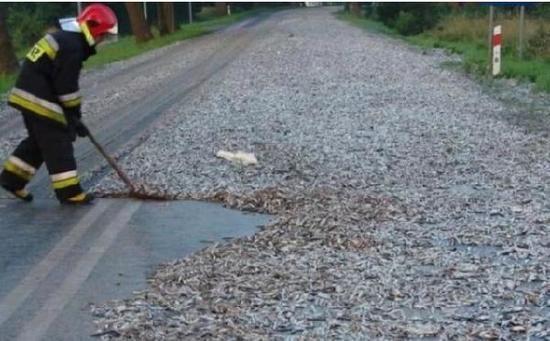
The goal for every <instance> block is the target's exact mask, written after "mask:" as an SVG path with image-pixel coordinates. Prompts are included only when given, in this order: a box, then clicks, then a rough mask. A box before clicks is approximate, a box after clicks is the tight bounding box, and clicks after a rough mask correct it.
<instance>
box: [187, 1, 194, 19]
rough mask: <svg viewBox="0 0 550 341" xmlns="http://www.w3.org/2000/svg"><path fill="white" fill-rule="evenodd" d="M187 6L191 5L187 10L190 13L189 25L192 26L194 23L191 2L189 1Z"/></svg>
mask: <svg viewBox="0 0 550 341" xmlns="http://www.w3.org/2000/svg"><path fill="white" fill-rule="evenodd" d="M187 4H188V5H189V7H188V8H187V11H188V12H189V23H190V24H192V23H193V5H192V2H191V1H189V2H188V3H187Z"/></svg>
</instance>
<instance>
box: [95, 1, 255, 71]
mask: <svg viewBox="0 0 550 341" xmlns="http://www.w3.org/2000/svg"><path fill="white" fill-rule="evenodd" d="M259 11H260V10H252V11H246V12H240V13H235V14H232V15H231V16H224V17H218V18H213V17H210V18H208V20H205V21H197V22H194V23H192V24H185V25H181V26H180V27H179V30H177V31H176V32H174V33H172V34H168V35H165V36H159V34H158V32H153V35H154V36H155V38H154V39H151V40H149V41H148V42H145V43H141V44H137V43H136V42H135V40H134V37H133V36H127V37H123V38H120V39H119V40H118V41H117V42H116V43H112V44H108V45H105V46H103V47H101V46H100V47H99V48H98V53H97V55H95V56H93V57H92V58H90V59H89V60H88V61H87V62H86V63H85V65H84V67H85V68H87V69H89V68H94V67H98V66H101V65H105V64H108V63H112V62H116V61H120V60H125V59H129V58H132V57H135V56H137V55H140V54H142V53H144V52H147V51H150V50H154V49H157V48H160V47H163V46H167V45H170V44H173V43H175V42H178V41H181V40H186V39H191V38H195V37H198V36H201V35H204V34H208V33H210V32H212V31H214V30H216V29H218V28H221V27H223V26H226V25H230V24H232V23H234V22H237V21H239V20H242V19H245V18H247V17H250V16H252V15H255V14H257V13H258V12H259ZM199 20H201V18H200V16H199Z"/></svg>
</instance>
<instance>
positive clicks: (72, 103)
mask: <svg viewBox="0 0 550 341" xmlns="http://www.w3.org/2000/svg"><path fill="white" fill-rule="evenodd" d="M59 101H60V102H61V104H63V106H64V107H66V108H72V107H76V106H79V105H80V103H81V102H82V98H81V96H80V91H76V92H73V93H71V94H66V95H61V96H59Z"/></svg>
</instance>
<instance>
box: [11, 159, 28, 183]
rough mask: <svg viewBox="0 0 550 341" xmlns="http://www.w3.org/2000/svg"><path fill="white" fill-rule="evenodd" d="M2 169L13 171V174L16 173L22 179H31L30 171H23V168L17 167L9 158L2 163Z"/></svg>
mask: <svg viewBox="0 0 550 341" xmlns="http://www.w3.org/2000/svg"><path fill="white" fill-rule="evenodd" d="M4 169H5V170H7V171H8V172H10V173H13V174H15V175H17V176H18V177H20V178H21V179H24V180H27V181H29V180H30V179H32V174H31V173H29V172H27V171H25V170H24V169H21V168H19V167H17V165H15V164H14V163H12V162H10V160H8V161H6V163H4Z"/></svg>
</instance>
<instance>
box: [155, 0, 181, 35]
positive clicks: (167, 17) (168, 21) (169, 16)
mask: <svg viewBox="0 0 550 341" xmlns="http://www.w3.org/2000/svg"><path fill="white" fill-rule="evenodd" d="M157 12H158V20H159V32H160V34H161V35H165V34H168V33H174V32H175V31H176V20H175V17H174V3H173V2H161V3H159V4H158V5H157Z"/></svg>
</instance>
